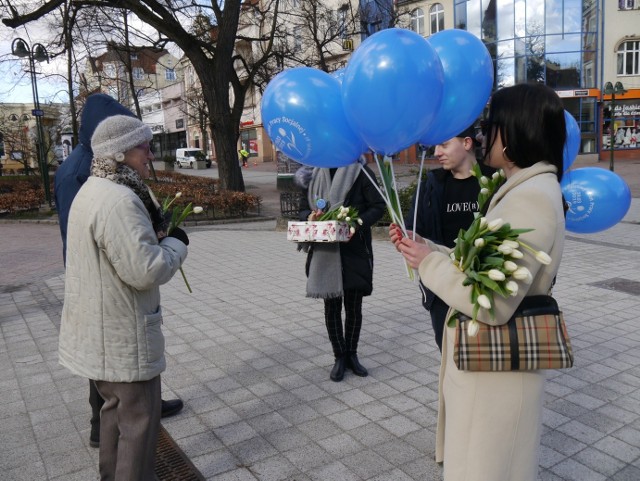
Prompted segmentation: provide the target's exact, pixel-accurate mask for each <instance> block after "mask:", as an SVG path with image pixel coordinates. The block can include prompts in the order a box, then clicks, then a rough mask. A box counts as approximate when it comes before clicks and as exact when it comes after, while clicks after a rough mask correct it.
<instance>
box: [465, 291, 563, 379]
mask: <svg viewBox="0 0 640 481" xmlns="http://www.w3.org/2000/svg"><path fill="white" fill-rule="evenodd" d="M469 321H471V319H470V318H469V317H467V316H465V315H462V314H459V315H458V321H457V322H456V337H455V347H454V350H453V360H454V362H455V364H456V366H457V367H458V369H460V370H461V371H529V370H535V369H562V368H569V367H571V366H573V352H572V350H571V343H570V341H569V336H568V335H567V328H566V326H565V323H564V317H563V316H562V312H561V311H560V309H558V304H557V303H556V301H555V299H554V298H553V297H551V296H529V297H525V298H524V299H523V300H522V303H521V304H520V306H518V309H517V310H516V312H515V313H514V314H513V316H512V317H511V319H509V322H507V323H506V324H504V325H502V326H489V325H488V324H483V323H481V322H480V323H479V324H480V330H479V332H478V334H477V335H476V336H474V337H469V336H468V335H467V323H468V322H469Z"/></svg>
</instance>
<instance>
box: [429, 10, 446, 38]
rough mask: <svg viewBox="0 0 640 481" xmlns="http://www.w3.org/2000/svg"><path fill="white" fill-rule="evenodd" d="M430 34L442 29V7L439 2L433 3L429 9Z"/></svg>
mask: <svg viewBox="0 0 640 481" xmlns="http://www.w3.org/2000/svg"><path fill="white" fill-rule="evenodd" d="M429 20H430V21H431V35H433V34H434V33H438V32H440V31H442V30H444V8H443V7H442V4H441V3H434V4H433V5H432V6H431V8H430V9H429Z"/></svg>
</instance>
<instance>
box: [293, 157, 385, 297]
mask: <svg viewBox="0 0 640 481" xmlns="http://www.w3.org/2000/svg"><path fill="white" fill-rule="evenodd" d="M364 168H365V169H366V170H367V172H368V174H369V175H370V176H371V178H372V179H375V178H376V177H375V174H374V173H373V172H372V171H371V169H369V167H366V166H365V167H364ZM302 169H307V168H306V167H302ZM307 173H308V170H307ZM300 174H304V172H301V173H298V174H297V175H296V182H297V183H298V185H300V187H301V188H302V189H303V191H304V196H303V198H302V200H301V202H300V220H307V218H308V217H309V214H310V213H311V206H310V205H309V201H308V200H307V188H308V187H309V181H310V176H309V175H306V176H305V175H300ZM305 177H306V178H305ZM344 206H345V207H354V208H356V209H358V213H359V215H360V218H361V219H362V226H360V227H359V228H358V229H356V232H355V234H354V235H353V236H352V237H351V240H349V242H341V243H340V258H341V260H342V283H343V288H344V290H359V291H362V292H363V294H364V295H365V296H368V295H370V294H371V292H372V290H373V248H372V244H371V226H373V225H374V224H375V223H376V222H378V221H379V220H380V219H381V218H382V216H383V214H384V209H385V202H384V199H383V198H382V196H381V195H380V193H379V192H378V190H377V189H376V187H375V186H374V185H372V184H371V181H370V180H369V178H368V177H367V175H366V174H365V173H363V172H360V174H359V175H358V177H357V178H356V181H355V182H354V183H353V186H352V187H351V189H350V190H349V192H348V193H347V196H346V198H345V201H344ZM312 255H313V243H311V249H309V257H308V258H307V269H308V268H309V261H310V259H311V256H312ZM307 272H308V271H307Z"/></svg>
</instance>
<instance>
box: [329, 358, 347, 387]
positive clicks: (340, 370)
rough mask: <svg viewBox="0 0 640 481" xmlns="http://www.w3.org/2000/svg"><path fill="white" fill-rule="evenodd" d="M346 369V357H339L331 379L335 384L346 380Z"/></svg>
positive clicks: (330, 375)
mask: <svg viewBox="0 0 640 481" xmlns="http://www.w3.org/2000/svg"><path fill="white" fill-rule="evenodd" d="M344 368H345V365H344V356H340V357H337V358H336V363H335V364H334V365H333V369H332V370H331V374H329V378H330V379H331V380H332V381H334V382H340V381H342V380H343V379H344Z"/></svg>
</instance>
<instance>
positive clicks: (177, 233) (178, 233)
mask: <svg viewBox="0 0 640 481" xmlns="http://www.w3.org/2000/svg"><path fill="white" fill-rule="evenodd" d="M168 237H175V238H176V239H178V240H179V241H181V242H183V243H184V245H186V246H188V245H189V237H188V236H187V233H186V232H185V231H183V230H182V229H181V228H180V227H174V228H173V229H172V230H171V232H170V233H169V235H168Z"/></svg>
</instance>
